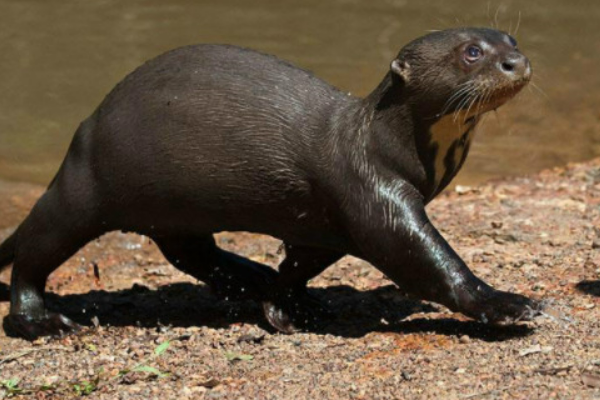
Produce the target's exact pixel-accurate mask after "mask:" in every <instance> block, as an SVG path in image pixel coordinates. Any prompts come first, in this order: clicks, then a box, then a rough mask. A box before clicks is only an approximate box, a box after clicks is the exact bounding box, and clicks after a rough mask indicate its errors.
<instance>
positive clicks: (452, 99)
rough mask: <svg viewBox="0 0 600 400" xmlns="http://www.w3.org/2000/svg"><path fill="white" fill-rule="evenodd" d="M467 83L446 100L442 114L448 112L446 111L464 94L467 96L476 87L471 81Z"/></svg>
mask: <svg viewBox="0 0 600 400" xmlns="http://www.w3.org/2000/svg"><path fill="white" fill-rule="evenodd" d="M467 84H469V85H468V86H467V85H464V87H462V88H460V89H459V90H457V91H456V92H454V93H453V94H452V95H451V96H450V97H449V98H448V100H447V101H446V103H445V104H444V107H443V109H442V112H441V114H442V115H444V114H446V112H447V111H448V110H449V109H450V107H452V104H453V103H455V102H457V101H460V100H461V99H462V96H466V95H468V94H469V92H471V91H472V90H473V89H474V87H473V84H472V82H471V81H469V82H467Z"/></svg>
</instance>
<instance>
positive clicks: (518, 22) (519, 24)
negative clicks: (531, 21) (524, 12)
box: [513, 11, 521, 36]
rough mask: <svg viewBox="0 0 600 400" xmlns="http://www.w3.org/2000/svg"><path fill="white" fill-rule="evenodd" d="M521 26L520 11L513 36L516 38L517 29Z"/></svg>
mask: <svg viewBox="0 0 600 400" xmlns="http://www.w3.org/2000/svg"><path fill="white" fill-rule="evenodd" d="M520 26H521V11H519V16H518V17H517V27H516V28H515V33H514V34H513V36H517V34H518V33H519V27H520Z"/></svg>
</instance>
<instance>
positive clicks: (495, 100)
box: [391, 28, 531, 120]
mask: <svg viewBox="0 0 600 400" xmlns="http://www.w3.org/2000/svg"><path fill="white" fill-rule="evenodd" d="M391 72H392V75H393V76H394V78H395V80H396V83H398V84H400V85H401V86H402V89H401V91H402V92H403V93H405V94H406V95H405V96H403V97H404V99H406V101H407V102H408V103H410V104H409V105H410V106H411V108H412V109H413V110H415V111H416V112H417V113H418V114H419V115H420V116H421V117H423V118H433V119H439V118H441V117H443V116H444V115H447V114H457V113H460V114H461V115H462V117H463V120H466V119H468V118H471V117H477V116H479V115H481V114H483V113H485V112H487V111H490V110H493V109H496V108H498V107H499V106H501V105H502V104H504V103H505V102H506V101H508V100H509V99H510V98H512V97H513V96H514V95H516V94H517V93H518V92H519V91H520V90H521V89H522V88H523V87H524V86H525V85H526V84H527V82H529V79H530V78H531V66H530V64H529V60H528V59H527V57H525V56H524V55H523V54H521V52H520V51H519V50H518V49H517V42H516V40H515V39H514V38H513V37H511V36H510V35H508V34H506V33H504V32H501V31H497V30H494V29H486V28H459V29H449V30H444V31H439V32H433V33H430V34H428V35H425V36H423V37H421V38H419V39H416V40H414V41H413V42H411V43H409V44H408V45H406V46H405V47H404V48H403V49H402V50H401V51H400V53H399V54H398V56H397V57H396V59H394V60H393V61H392V64H391Z"/></svg>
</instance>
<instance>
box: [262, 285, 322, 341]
mask: <svg viewBox="0 0 600 400" xmlns="http://www.w3.org/2000/svg"><path fill="white" fill-rule="evenodd" d="M263 311H264V313H265V318H266V319H267V321H269V324H271V326H272V327H273V328H275V329H277V330H278V331H279V332H282V333H287V334H291V333H295V332H299V331H308V330H318V329H320V328H322V327H323V325H324V324H325V323H326V322H327V321H328V320H330V319H331V317H332V316H333V313H332V312H331V311H329V309H328V308H327V307H326V306H325V305H324V304H323V303H322V302H321V301H320V300H319V299H317V298H316V297H314V296H312V295H310V294H309V293H308V292H306V290H302V291H286V292H285V293H282V294H279V295H277V296H275V297H274V298H273V299H272V300H267V301H264V302H263Z"/></svg>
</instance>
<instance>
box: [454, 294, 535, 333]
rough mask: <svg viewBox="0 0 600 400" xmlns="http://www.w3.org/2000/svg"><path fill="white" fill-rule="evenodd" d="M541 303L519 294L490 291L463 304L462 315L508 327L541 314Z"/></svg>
mask: <svg viewBox="0 0 600 400" xmlns="http://www.w3.org/2000/svg"><path fill="white" fill-rule="evenodd" d="M542 309H543V306H542V303H540V302H539V301H536V300H532V299H530V298H528V297H525V296H522V295H520V294H515V293H509V292H503V291H500V290H491V291H489V292H487V293H485V294H483V295H481V296H476V297H475V298H472V299H470V300H469V301H467V302H466V304H464V306H463V307H462V309H461V310H460V311H461V312H462V313H463V314H465V315H467V316H469V317H471V318H474V319H477V320H479V321H481V322H483V323H489V324H497V325H509V324H514V323H516V322H519V321H531V320H532V319H533V318H535V317H536V316H538V315H540V314H541V312H542Z"/></svg>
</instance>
